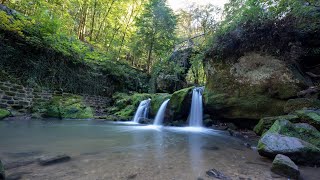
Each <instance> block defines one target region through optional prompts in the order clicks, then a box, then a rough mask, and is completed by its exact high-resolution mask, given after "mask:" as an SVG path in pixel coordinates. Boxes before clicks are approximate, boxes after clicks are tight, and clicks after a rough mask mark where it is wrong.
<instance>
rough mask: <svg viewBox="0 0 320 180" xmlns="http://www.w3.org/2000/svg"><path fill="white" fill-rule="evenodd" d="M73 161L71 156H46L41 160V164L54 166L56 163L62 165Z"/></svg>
mask: <svg viewBox="0 0 320 180" xmlns="http://www.w3.org/2000/svg"><path fill="white" fill-rule="evenodd" d="M70 159H71V157H70V156H68V155H65V154H62V155H54V156H44V157H41V158H40V159H39V164H40V165H42V166H47V165H52V164H56V163H62V162H66V161H69V160H70Z"/></svg>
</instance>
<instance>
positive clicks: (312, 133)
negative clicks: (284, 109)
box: [267, 120, 320, 148]
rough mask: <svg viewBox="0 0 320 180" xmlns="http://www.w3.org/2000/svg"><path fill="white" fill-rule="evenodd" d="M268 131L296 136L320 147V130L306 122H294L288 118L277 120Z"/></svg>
mask: <svg viewBox="0 0 320 180" xmlns="http://www.w3.org/2000/svg"><path fill="white" fill-rule="evenodd" d="M267 133H278V134H282V135H285V136H290V137H296V138H299V139H301V140H303V141H306V142H308V143H311V144H313V145H315V146H317V147H318V148H320V132H319V131H318V130H317V129H316V128H314V127H313V126H311V125H309V124H306V123H297V124H293V123H291V122H289V121H287V120H277V121H276V122H275V123H274V124H273V125H272V126H271V128H270V129H269V130H268V131H267Z"/></svg>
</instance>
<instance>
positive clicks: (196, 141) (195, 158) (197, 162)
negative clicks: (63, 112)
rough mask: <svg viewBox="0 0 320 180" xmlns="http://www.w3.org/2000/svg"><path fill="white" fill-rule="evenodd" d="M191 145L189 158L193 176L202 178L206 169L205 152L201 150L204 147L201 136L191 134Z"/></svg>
mask: <svg viewBox="0 0 320 180" xmlns="http://www.w3.org/2000/svg"><path fill="white" fill-rule="evenodd" d="M188 143H189V158H190V164H191V167H192V171H193V174H195V175H197V176H200V175H201V172H202V171H203V169H204V167H203V164H202V160H203V151H202V149H201V147H202V145H203V141H202V138H201V137H200V135H199V134H193V133H191V134H189V135H188Z"/></svg>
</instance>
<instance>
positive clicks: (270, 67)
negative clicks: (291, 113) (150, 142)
mask: <svg viewBox="0 0 320 180" xmlns="http://www.w3.org/2000/svg"><path fill="white" fill-rule="evenodd" d="M205 69H206V73H207V85H206V92H205V94H204V96H205V112H206V113H208V114H210V115H212V116H216V117H220V118H221V119H223V118H226V119H239V120H243V119H251V120H259V119H261V118H263V117H268V116H279V115H282V114H284V106H285V104H286V102H287V100H288V99H291V98H295V97H296V96H297V93H298V92H300V91H301V90H303V89H305V88H306V87H307V86H308V84H307V82H306V80H305V79H304V78H303V76H301V74H299V72H298V71H295V70H293V69H292V68H291V67H288V66H287V65H286V63H284V62H283V61H281V60H280V59H277V58H276V57H273V56H269V55H262V54H258V53H255V52H251V53H248V54H245V55H243V56H242V57H240V58H238V59H237V60H232V61H231V60H230V61H228V60H225V61H224V62H220V61H214V60H212V59H206V61H205Z"/></svg>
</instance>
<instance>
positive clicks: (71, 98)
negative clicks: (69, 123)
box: [44, 95, 93, 119]
mask: <svg viewBox="0 0 320 180" xmlns="http://www.w3.org/2000/svg"><path fill="white" fill-rule="evenodd" d="M44 116H45V117H54V118H68V119H91V118H93V112H92V109H91V107H89V106H86V105H85V103H84V102H83V99H82V97H81V96H77V95H67V96H54V97H53V98H52V100H51V101H50V102H49V103H48V104H47V106H46V112H45V113H44Z"/></svg>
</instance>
